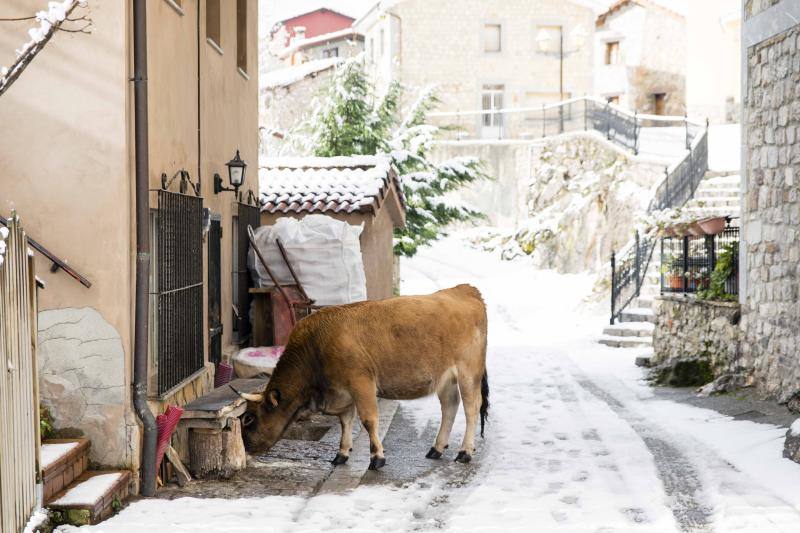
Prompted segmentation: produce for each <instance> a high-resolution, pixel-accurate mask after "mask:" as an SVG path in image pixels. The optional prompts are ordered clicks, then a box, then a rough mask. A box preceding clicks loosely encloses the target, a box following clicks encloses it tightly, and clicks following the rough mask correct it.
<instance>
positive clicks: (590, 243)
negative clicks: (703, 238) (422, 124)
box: [433, 133, 664, 272]
mask: <svg viewBox="0 0 800 533" xmlns="http://www.w3.org/2000/svg"><path fill="white" fill-rule="evenodd" d="M463 155H474V156H476V157H480V158H481V160H482V161H483V162H484V164H485V168H486V170H487V173H488V174H489V176H491V177H492V178H493V179H492V180H489V181H483V182H479V183H476V184H475V185H472V186H470V187H467V188H465V189H464V190H462V191H459V193H458V196H459V198H460V199H462V200H464V201H466V202H468V203H470V204H472V205H474V206H475V207H477V208H478V209H479V210H480V211H481V212H483V213H484V214H486V215H487V217H488V219H489V221H490V223H491V224H493V225H494V226H496V227H497V228H498V229H499V232H500V234H501V236H500V239H499V240H501V241H502V246H501V250H500V251H501V253H502V256H503V257H504V258H505V259H513V258H514V257H517V256H522V255H528V256H530V257H531V258H532V259H533V262H534V264H536V265H537V266H539V267H541V268H553V269H556V270H558V271H560V272H583V271H585V270H593V269H595V268H598V267H601V266H602V265H606V264H607V263H608V259H609V257H610V256H611V250H612V249H614V250H619V249H621V248H622V247H623V246H625V245H626V244H627V243H628V242H629V241H630V240H631V239H632V228H634V227H635V226H636V224H637V223H638V222H639V221H640V219H641V218H642V217H643V215H644V213H645V210H646V209H647V204H648V202H649V199H650V198H651V197H652V192H651V190H652V188H653V186H654V185H655V184H656V183H658V182H659V180H661V179H662V178H663V175H664V174H663V173H664V167H663V166H661V165H660V164H656V163H651V162H649V161H647V160H644V159H642V158H637V157H634V156H632V155H631V154H629V153H627V152H625V151H624V150H622V149H620V148H618V147H617V146H615V145H613V144H611V143H610V142H608V141H607V140H606V139H605V138H604V137H603V136H602V135H599V134H595V133H576V134H566V135H562V136H558V137H555V138H551V139H549V140H547V141H536V142H529V143H522V142H507V143H495V142H477V141H476V142H446V143H440V144H438V145H437V146H436V148H435V150H434V151H433V157H434V159H436V160H444V159H448V158H451V157H456V156H463ZM497 236H498V234H497V233H494V232H486V233H485V234H482V235H481V236H479V237H477V238H476V241H489V240H493V241H496V240H497V239H496V237H497ZM476 243H477V242H476ZM486 244H487V243H486V242H482V243H481V247H482V248H486ZM490 248H491V249H494V248H495V245H494V244H492V245H491V246H490Z"/></svg>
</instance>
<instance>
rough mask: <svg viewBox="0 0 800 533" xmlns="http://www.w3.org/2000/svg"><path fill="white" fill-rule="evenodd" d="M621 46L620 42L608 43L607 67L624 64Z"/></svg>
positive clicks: (606, 52)
mask: <svg viewBox="0 0 800 533" xmlns="http://www.w3.org/2000/svg"><path fill="white" fill-rule="evenodd" d="M620 44H621V42H620V41H619V40H616V41H606V49H605V64H606V66H613V65H619V64H620V63H621V62H622V56H621V46H620Z"/></svg>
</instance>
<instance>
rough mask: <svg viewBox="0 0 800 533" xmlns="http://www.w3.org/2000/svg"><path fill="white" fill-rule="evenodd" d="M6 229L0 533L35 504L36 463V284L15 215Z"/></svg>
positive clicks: (0, 330) (19, 525)
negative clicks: (7, 230) (7, 231)
mask: <svg viewBox="0 0 800 533" xmlns="http://www.w3.org/2000/svg"><path fill="white" fill-rule="evenodd" d="M8 229H9V235H8V239H7V241H6V242H7V249H6V251H5V254H0V259H2V264H0V363H2V372H0V420H2V422H0V531H22V529H23V528H24V527H25V524H26V523H27V521H28V519H29V518H30V516H31V514H32V512H33V510H34V507H35V505H36V478H37V476H38V471H37V463H38V462H39V461H38V454H39V394H38V393H39V391H38V379H37V377H36V360H35V355H36V329H37V328H36V312H37V310H36V283H35V277H34V274H33V272H34V271H33V258H32V257H29V256H28V239H27V237H26V236H25V232H24V231H22V228H21V227H20V225H19V219H18V218H17V217H16V215H12V216H11V218H10V219H9V220H8ZM0 242H2V239H1V238H0Z"/></svg>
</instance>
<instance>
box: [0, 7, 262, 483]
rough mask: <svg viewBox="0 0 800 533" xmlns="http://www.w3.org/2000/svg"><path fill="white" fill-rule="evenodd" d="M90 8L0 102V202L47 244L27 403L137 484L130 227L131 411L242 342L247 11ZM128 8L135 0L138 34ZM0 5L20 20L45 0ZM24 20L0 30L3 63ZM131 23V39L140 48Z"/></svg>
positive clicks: (158, 399) (251, 146) (174, 389)
mask: <svg viewBox="0 0 800 533" xmlns="http://www.w3.org/2000/svg"><path fill="white" fill-rule="evenodd" d="M91 4H92V5H91V13H90V18H91V19H92V20H93V24H92V28H91V33H90V34H85V33H63V32H62V33H60V34H59V35H58V36H57V37H56V38H54V39H53V40H52V42H51V43H50V44H49V45H48V46H47V48H46V49H45V50H44V51H43V52H42V53H41V54H40V55H39V57H37V58H36V60H35V62H34V63H33V64H32V65H31V66H30V67H29V68H28V69H27V71H26V72H25V73H24V75H23V76H22V77H21V78H20V79H19V81H18V82H17V83H16V84H15V85H14V86H13V87H12V88H11V89H10V90H9V91H8V92H7V93H5V94H4V95H3V97H2V106H0V122H2V123H3V124H6V125H10V124H13V125H14V129H13V131H14V134H13V135H11V134H9V135H3V136H2V137H1V138H0V154H2V156H0V174H2V175H3V176H4V177H5V178H4V181H3V187H2V196H0V214H2V215H4V216H8V215H9V213H10V212H11V210H16V211H17V212H18V214H19V216H20V218H21V219H22V220H23V221H24V222H23V223H24V227H25V229H26V230H27V232H28V234H29V235H30V236H31V237H32V238H34V239H36V240H38V241H39V242H40V243H41V245H42V246H43V247H45V248H46V249H47V250H48V251H49V253H50V254H52V255H51V256H45V255H43V254H41V253H38V252H37V253H36V266H37V268H36V271H37V272H38V275H39V276H40V277H41V278H43V281H44V283H45V284H46V289H45V290H42V291H40V293H39V309H40V313H39V332H38V360H39V367H40V369H39V375H40V387H39V390H40V393H41V399H42V403H43V405H45V406H46V407H47V408H48V409H49V410H50V413H51V415H52V417H53V424H54V426H55V428H56V429H57V430H60V431H62V432H64V433H67V434H70V435H83V436H85V437H87V438H88V439H89V440H90V441H91V448H90V452H89V453H90V455H89V460H90V462H91V464H93V465H98V466H102V467H114V468H123V469H127V470H130V471H132V472H133V483H132V486H134V487H135V486H137V485H138V482H139V478H138V472H139V466H140V464H141V463H142V462H145V463H146V462H147V461H148V460H149V461H152V460H153V458H151V457H143V452H142V446H143V441H144V439H143V434H144V429H143V426H142V423H141V420H140V419H141V416H142V412H144V411H142V410H140V409H139V406H137V408H135V407H134V404H135V396H136V395H137V390H139V389H137V387H132V386H131V385H132V383H134V379H135V376H134V366H135V356H134V351H135V342H134V339H135V338H136V336H137V333H140V332H142V331H147V330H146V329H142V326H143V324H142V323H141V321H137V320H136V314H135V298H136V295H137V294H140V293H137V291H136V287H137V283H136V272H137V257H139V258H142V259H147V257H148V256H147V255H146V253H141V254H137V238H136V236H137V231H143V232H145V233H143V235H149V237H150V239H149V241H150V242H149V246H150V250H151V253H150V255H149V257H150V265H149V271H150V279H149V290H148V292H149V302H150V312H149V314H150V324H149V353H146V354H145V356H146V357H147V359H146V365H147V376H146V379H145V380H144V383H142V385H143V386H144V387H145V389H146V399H147V404H146V405H145V407H147V406H149V409H150V410H151V411H152V413H153V414H158V413H160V412H162V411H163V410H164V408H165V407H166V406H167V405H170V404H171V405H175V404H177V405H182V404H185V403H186V402H188V401H191V400H192V399H194V398H195V397H197V396H199V395H202V394H203V393H205V392H206V391H208V390H210V389H211V388H212V386H213V381H214V373H215V363H217V362H219V361H220V360H221V359H222V357H223V354H227V353H230V352H232V351H234V350H236V349H237V343H241V342H246V339H247V334H248V326H249V325H248V324H247V320H246V317H247V307H248V300H247V298H248V295H247V286H246V283H247V281H246V280H247V273H246V272H247V271H246V266H245V263H244V259H243V253H245V252H246V250H247V247H246V240H244V238H246V234H245V233H244V231H243V230H244V228H246V226H247V224H253V225H258V216H259V215H258V209H257V207H256V206H255V196H256V192H257V181H258V175H257V166H258V123H257V120H258V86H257V84H258V81H257V79H256V76H257V73H258V72H257V69H258V58H257V54H258V46H257V38H258V35H257V19H258V16H259V13H258V3H257V1H256V0H236V1H229V0H202V1H199V2H190V1H187V0H149V1H147V2H146V4H145V3H144V2H141V3H140V2H136V3H134V1H133V0H127V1H123V2H102V3H97V4H95V3H94V2H92V3H91ZM134 5H136V6H139V7H142V6H144V5H146V10H147V11H146V30H145V26H144V24H143V22H144V20H142V19H141V18H136V17H135V16H134V12H135V10H134ZM4 7H5V10H4V13H3V15H4V16H8V17H25V16H29V15H31V14H33V13H35V12H36V11H37V10H39V9H40V8H41V7H42V2H41V1H39V0H20V1H17V2H14V3H12V4H10V5H6V6H4ZM139 13H141V12H139ZM5 28H6V26H4V29H5ZM15 28H16V27H15ZM26 29H27V26H25V25H24V24H23V25H20V26H19V27H18V30H19V31H16V29H15V31H4V32H3V33H2V34H0V50H3V52H4V54H6V55H8V56H9V57H2V58H0V63H3V64H9V63H10V61H11V60H13V51H14V49H15V48H16V47H18V46H19V44H20V43H21V42H24V41H25V40H26V36H25V30H26ZM142 31H146V34H143V33H141V32H142ZM137 32H138V33H137ZM134 35H146V47H147V48H146V56H143V55H142V54H141V51H142V48H141V47H139V48H136V41H135V39H134ZM140 44H141V41H140ZM137 54H139V55H137ZM134 57H136V58H137V60H138V62H137V63H135V62H134ZM145 58H146V71H139V75H138V77H137V76H136V75H135V72H134V67H135V65H138V68H141V67H142V61H141V60H142V59H145ZM142 72H143V74H142ZM135 86H136V87H138V88H146V89H145V90H146V92H144V93H142V92H141V90H138V92H137V91H135ZM135 94H137V95H139V96H141V95H142V94H145V95H147V98H146V101H144V100H143V99H141V98H140V99H137V98H135ZM148 135H149V141H146V142H142V144H140V145H139V146H138V147H137V142H140V141H143V140H147V139H148ZM148 151H149V165H148V159H147V157H146V155H147V152H148ZM45 155H46V156H47V157H43V156H45ZM245 164H246V165H247V166H246V167H243V165H245ZM140 172H144V173H145V174H142V176H144V178H145V179H146V181H147V184H146V187H147V189H149V192H147V193H145V196H146V197H145V200H146V203H145V204H143V205H144V209H145V211H141V210H137V204H136V201H135V200H136V197H137V195H136V185H135V184H136V183H137V180H136V179H135V176H136V175H137V173H140ZM242 179H243V182H242ZM139 182H140V183H143V182H142V181H141V180H140V181H139ZM140 190H141V189H140ZM139 196H140V197H142V195H141V194H140V195H139ZM148 212H149V223H148V224H147V226H148V227H146V228H141V227H137V223H136V221H137V213H139V214H140V215H141V214H142V213H144V215H145V216H144V217H143V218H144V219H145V220H147V216H148ZM140 220H141V218H140ZM145 242H147V239H145ZM141 249H143V248H140V250H141ZM55 259H60V260H63V262H64V263H66V264H67V265H68V266H69V267H70V268H71V269H72V270H74V272H75V273H77V275H78V277H76V278H75V279H74V278H73V277H72V276H70V275H67V273H65V271H63V269H60V268H58V266H57V263H54V262H53V261H54V260H55ZM139 263H140V266H141V261H139ZM51 265H53V266H54V268H53V269H52V270H51V269H50V267H51ZM144 279H145V280H146V278H144ZM81 281H83V283H82V282H81ZM144 288H145V289H146V287H144ZM141 294H144V293H141ZM137 410H139V412H138V413H137ZM137 414H138V415H139V416H137ZM151 420H152V419H151ZM151 464H152V463H151ZM151 472H152V470H151ZM145 481H147V480H145ZM149 481H150V482H151V483H152V484H153V485H152V486H153V487H154V485H155V479H154V476H153V477H152V478H151V479H150V480H149Z"/></svg>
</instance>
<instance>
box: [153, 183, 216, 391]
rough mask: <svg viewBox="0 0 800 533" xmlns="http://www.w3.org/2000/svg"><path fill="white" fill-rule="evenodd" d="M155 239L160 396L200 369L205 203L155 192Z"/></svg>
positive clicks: (155, 289) (176, 195) (168, 193)
mask: <svg viewBox="0 0 800 533" xmlns="http://www.w3.org/2000/svg"><path fill="white" fill-rule="evenodd" d="M154 224H155V228H154V232H153V235H154V237H155V240H156V243H155V247H154V250H155V251H156V257H155V269H154V270H155V276H154V278H153V279H152V283H153V285H154V287H153V289H154V296H155V299H156V302H155V306H156V309H155V316H154V320H155V324H154V325H155V330H156V336H157V337H156V339H155V341H156V346H157V353H156V364H157V373H158V394H159V395H164V394H165V393H166V392H168V391H170V390H171V389H173V388H174V387H175V386H177V385H179V384H180V383H181V382H182V381H183V380H185V379H186V378H188V377H190V376H191V375H192V374H194V373H195V372H197V371H198V370H200V369H202V368H203V337H204V334H203V248H202V246H203V235H202V231H203V230H202V225H203V199H202V198H197V197H194V196H188V195H185V194H178V193H172V192H169V191H158V211H157V213H156V217H155V221H154Z"/></svg>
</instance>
